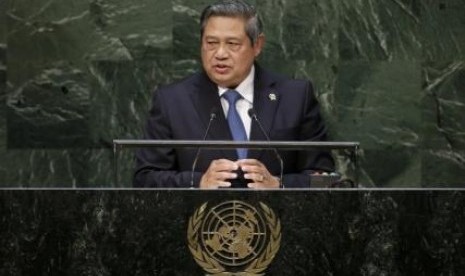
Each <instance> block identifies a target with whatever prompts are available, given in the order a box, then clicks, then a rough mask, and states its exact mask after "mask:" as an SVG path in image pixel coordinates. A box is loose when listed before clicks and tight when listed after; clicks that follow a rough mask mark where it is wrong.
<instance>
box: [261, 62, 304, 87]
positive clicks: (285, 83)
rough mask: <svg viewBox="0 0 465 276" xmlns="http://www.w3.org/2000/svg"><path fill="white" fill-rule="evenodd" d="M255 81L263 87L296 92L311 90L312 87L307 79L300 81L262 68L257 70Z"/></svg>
mask: <svg viewBox="0 0 465 276" xmlns="http://www.w3.org/2000/svg"><path fill="white" fill-rule="evenodd" d="M257 79H258V80H259V81H260V82H261V83H262V84H263V85H264V86H274V87H276V88H279V87H285V88H288V87H290V88H295V89H298V90H301V89H304V90H313V85H312V82H311V80H309V79H300V78H294V77H290V76H287V75H284V74H280V73H276V72H273V71H270V70H268V69H264V68H262V67H258V69H257Z"/></svg>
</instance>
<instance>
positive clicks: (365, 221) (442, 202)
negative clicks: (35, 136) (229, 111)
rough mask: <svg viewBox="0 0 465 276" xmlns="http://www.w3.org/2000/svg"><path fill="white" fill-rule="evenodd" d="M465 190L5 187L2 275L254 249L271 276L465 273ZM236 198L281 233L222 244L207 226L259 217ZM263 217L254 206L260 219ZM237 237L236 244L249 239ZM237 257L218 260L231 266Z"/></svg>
mask: <svg viewBox="0 0 465 276" xmlns="http://www.w3.org/2000/svg"><path fill="white" fill-rule="evenodd" d="M464 195H465V190H463V189H462V190H442V189H434V190H424V189H409V190H387V189H358V188H357V189H308V190H286V189H284V190H274V191H258V192H257V191H243V190H227V191H217V190H215V191H213V190H210V191H204V190H196V189H186V190H181V189H178V190H157V189H139V190H135V189H103V190H97V189H82V190H76V189H52V190H47V189H38V190H32V189H31V190H29V189H16V190H0V204H1V208H0V219H1V227H0V255H1V259H2V265H1V266H0V274H2V275H206V274H210V275H214V273H212V272H207V271H206V270H205V267H204V266H206V265H205V263H208V262H210V263H211V264H212V263H213V261H212V260H214V257H215V256H216V257H215V258H218V259H220V257H217V256H220V254H219V252H215V251H214V250H213V251H212V248H214V249H216V250H222V251H224V252H233V253H231V254H232V255H231V256H236V257H239V256H240V257H241V258H242V259H244V258H245V257H247V256H248V255H247V253H250V254H256V256H257V257H258V258H262V259H261V261H260V265H261V267H259V268H264V270H263V271H262V272H260V273H265V275H381V274H385V275H441V274H448V275H461V274H462V273H463V271H465V258H464V256H465V236H464V235H463V233H465V202H464ZM234 202H235V203H236V204H237V205H236V207H240V208H239V209H241V208H242V209H241V210H249V211H250V210H254V209H255V210H257V212H258V211H260V212H261V213H262V217H263V222H264V225H265V226H266V227H268V228H272V233H271V234H272V235H275V236H274V237H272V238H271V239H268V240H265V242H264V243H263V244H258V243H257V244H254V243H252V240H249V241H250V248H251V251H250V252H249V251H241V253H237V252H239V251H238V250H239V249H237V248H236V249H235V248H232V247H228V248H227V249H225V248H224V247H218V245H215V244H214V243H213V240H214V238H212V237H213V236H212V235H210V236H209V235H208V234H209V233H207V232H205V229H207V228H208V227H211V228H210V229H211V230H212V232H220V230H221V227H222V226H224V225H225V224H226V225H228V223H230V222H231V221H244V220H243V218H244V217H247V216H244V214H246V213H247V212H243V211H241V212H242V213H241V214H237V216H238V217H237V218H236V219H233V217H231V216H229V217H228V216H226V215H227V212H226V211H224V210H222V209H221V208H222V206H223V207H226V210H227V209H228V208H229V210H232V209H234V208H232V207H231V206H234ZM228 204H229V205H228ZM202 206H205V208H204V209H203V211H199V210H201V208H202ZM263 206H266V207H263ZM215 208H216V209H215ZM231 208H232V209H231ZM236 209H237V208H236ZM212 210H214V211H212ZM215 210H216V211H217V213H215ZM263 210H265V211H267V212H268V213H265V214H263ZM225 212H226V213H225ZM236 212H238V210H236ZM200 214H202V215H200ZM208 214H210V215H218V216H219V218H222V219H223V220H224V221H223V222H221V220H220V219H218V220H214V219H211V218H212V217H211V216H210V217H209V216H208ZM223 215H225V217H224V216H223ZM239 217H241V218H242V220H241V219H240V218H239ZM253 217H256V218H258V216H256V215H255V214H253V213H252V214H251V213H250V212H248V221H249V222H250V223H251V225H252V224H253V225H255V222H253V220H254V218H253ZM208 219H211V220H210V221H209V220H208ZM203 220H204V221H205V224H202V223H204V222H202V223H201V224H200V226H199V228H197V229H194V228H195V227H196V226H195V225H199V224H198V223H199V221H203ZM256 220H257V223H256V225H259V223H258V222H259V221H258V219H256ZM222 223H223V224H222ZM278 224H279V225H280V229H277V228H276V226H277V225H278ZM270 225H271V226H270ZM204 226H205V227H207V226H208V227H207V228H205V229H203V228H202V227H204ZM257 227H258V226H257ZM202 229H203V230H202ZM263 230H264V229H263V228H261V229H259V228H256V229H255V230H254V231H252V232H247V233H248V234H247V235H245V237H251V236H250V235H252V234H254V233H255V234H256V233H258V235H260V234H261V233H262V232H265V231H263ZM278 230H279V231H278ZM273 231H274V232H273ZM278 232H279V235H280V237H279V243H278V236H277V233H278ZM210 234H211V233H210ZM201 235H204V236H203V240H204V241H210V242H209V244H210V245H207V246H211V247H210V248H206V249H205V248H203V249H201V250H198V252H201V255H197V256H195V255H193V254H192V249H191V248H192V247H195V246H197V245H198V244H200V241H201V240H202V237H201ZM222 235H223V236H222V237H223V238H224V237H226V233H224V232H222ZM227 237H231V240H229V241H228V240H223V245H225V246H229V245H231V244H232V243H233V242H234V241H236V242H237V241H238V238H236V237H233V236H227ZM243 237H244V236H243ZM242 241H243V240H242ZM246 244H248V243H246ZM270 244H271V246H270ZM260 247H262V248H265V249H266V250H267V249H269V248H271V250H270V251H272V252H271V253H270V254H267V253H263V252H267V251H260V250H259V249H260ZM199 248H200V247H199ZM194 251H195V250H194ZM224 252H221V253H222V254H223V255H222V256H223V257H224V256H227V254H226V253H224ZM251 252H254V253H251ZM217 253H218V254H217ZM225 254H226V255H225ZM234 254H236V255H234ZM239 254H241V255H239ZM264 254H265V255H264ZM273 254H274V255H273ZM272 255H273V256H272ZM199 256H200V257H199ZM199 258H200V259H199ZM227 261H228V260H227V258H226V260H220V261H217V262H218V263H219V265H220V266H221V267H223V268H225V270H228V271H230V270H231V268H230V266H228V264H231V262H232V261H231V259H229V263H228V262H227ZM239 261H240V260H238V262H239ZM268 261H269V263H265V262H268ZM202 262H203V263H204V266H202V265H200V264H202ZM199 263H200V264H199ZM225 263H226V264H225ZM215 265H216V264H214V263H213V265H212V266H213V267H215ZM248 267H250V263H249V262H247V263H245V264H244V265H242V266H240V267H237V270H236V272H240V271H241V269H242V270H244V269H247V268H248ZM249 271H250V269H249ZM257 274H259V273H257ZM221 275H232V274H221ZM236 275H240V274H236ZM243 275H244V274H243ZM249 275H253V274H249Z"/></svg>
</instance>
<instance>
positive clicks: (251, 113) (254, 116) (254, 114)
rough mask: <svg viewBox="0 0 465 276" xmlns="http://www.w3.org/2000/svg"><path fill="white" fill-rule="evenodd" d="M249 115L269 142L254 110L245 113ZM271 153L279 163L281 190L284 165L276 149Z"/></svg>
mask: <svg viewBox="0 0 465 276" xmlns="http://www.w3.org/2000/svg"><path fill="white" fill-rule="evenodd" d="M247 113H248V114H249V117H250V118H252V119H253V120H254V121H255V122H257V125H258V127H259V128H260V131H261V132H262V133H263V135H265V138H266V140H267V141H268V142H271V140H270V137H269V136H268V134H266V131H265V128H263V125H262V123H261V122H260V120H258V117H257V113H256V112H255V109H253V108H250V109H249V111H247ZM273 152H274V154H275V155H276V159H278V161H279V165H280V172H279V185H280V187H281V188H284V183H283V171H284V163H283V159H282V158H281V155H280V154H279V152H278V150H276V148H273Z"/></svg>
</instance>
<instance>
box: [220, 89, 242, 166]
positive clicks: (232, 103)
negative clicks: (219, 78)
mask: <svg viewBox="0 0 465 276" xmlns="http://www.w3.org/2000/svg"><path fill="white" fill-rule="evenodd" d="M223 97H224V98H225V99H226V100H227V101H228V103H229V109H228V115H227V119H228V124H229V129H230V130H231V134H232V136H233V139H234V140H235V141H247V133H246V132H245V128H244V123H243V122H242V119H241V117H240V116H239V113H238V112H237V109H236V102H237V100H239V99H240V98H242V96H241V95H240V94H239V93H238V92H237V91H235V90H228V91H226V92H225V93H224V94H223ZM237 156H238V157H239V159H244V158H247V149H237Z"/></svg>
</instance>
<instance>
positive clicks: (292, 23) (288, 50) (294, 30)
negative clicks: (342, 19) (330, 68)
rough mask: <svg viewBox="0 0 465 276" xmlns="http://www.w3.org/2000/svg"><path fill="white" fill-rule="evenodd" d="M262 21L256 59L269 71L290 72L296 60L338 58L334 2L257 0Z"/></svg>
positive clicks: (337, 13) (317, 0)
mask: <svg viewBox="0 0 465 276" xmlns="http://www.w3.org/2000/svg"><path fill="white" fill-rule="evenodd" d="M257 8H258V9H259V11H260V15H261V17H262V19H263V23H264V32H265V36H266V44H265V49H264V52H263V54H262V57H261V58H260V60H261V61H262V62H263V64H264V65H266V66H267V67H268V68H270V69H271V70H274V71H277V72H281V73H285V74H289V75H294V74H295V73H296V71H295V70H296V68H295V64H296V62H309V63H311V62H314V61H320V62H321V61H327V60H332V61H333V60H337V59H338V51H337V47H338V41H337V29H338V24H339V12H338V9H337V3H336V2H335V1H320V0H313V1H305V0H298V1H281V0H276V1H261V0H259V1H257Z"/></svg>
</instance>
